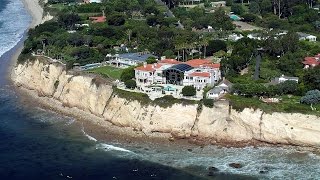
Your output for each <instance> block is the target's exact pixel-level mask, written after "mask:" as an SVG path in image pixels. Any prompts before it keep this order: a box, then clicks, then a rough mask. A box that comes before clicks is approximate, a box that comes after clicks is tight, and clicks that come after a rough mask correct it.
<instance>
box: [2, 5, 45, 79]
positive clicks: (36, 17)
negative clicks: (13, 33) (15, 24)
mask: <svg viewBox="0 0 320 180" xmlns="http://www.w3.org/2000/svg"><path fill="white" fill-rule="evenodd" d="M22 2H23V4H24V6H25V7H26V9H27V10H28V12H29V14H30V15H31V17H32V22H31V23H30V25H29V28H28V29H27V30H26V33H27V32H28V30H29V29H30V28H34V27H36V26H37V25H39V24H41V23H43V22H44V21H43V8H42V7H41V6H40V4H39V0H22ZM24 36H25V37H24V38H22V39H21V42H19V43H18V44H17V45H16V46H15V47H14V48H13V49H12V50H14V51H15V52H13V53H12V57H11V59H10V63H9V64H10V65H9V67H8V68H7V69H8V75H7V76H8V77H7V78H9V79H10V78H12V77H11V76H12V73H11V71H12V68H14V66H15V65H16V63H17V60H18V57H19V55H20V53H21V51H22V49H23V42H22V41H25V39H26V35H24Z"/></svg>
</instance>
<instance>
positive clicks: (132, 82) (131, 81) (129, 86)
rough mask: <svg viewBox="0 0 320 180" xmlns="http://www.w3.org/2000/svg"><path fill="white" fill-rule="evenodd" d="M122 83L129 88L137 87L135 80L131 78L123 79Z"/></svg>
mask: <svg viewBox="0 0 320 180" xmlns="http://www.w3.org/2000/svg"><path fill="white" fill-rule="evenodd" d="M124 84H125V85H126V87H127V88H129V89H134V88H136V87H137V83H136V81H135V80H132V79H130V80H127V81H125V82H124Z"/></svg>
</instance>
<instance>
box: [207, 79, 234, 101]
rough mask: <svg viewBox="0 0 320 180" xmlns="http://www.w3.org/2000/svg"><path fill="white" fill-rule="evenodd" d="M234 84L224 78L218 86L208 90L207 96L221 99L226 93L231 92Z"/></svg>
mask: <svg viewBox="0 0 320 180" xmlns="http://www.w3.org/2000/svg"><path fill="white" fill-rule="evenodd" d="M232 85H233V84H232V83H231V82H230V81H228V80H227V79H224V80H223V81H221V82H220V83H219V84H218V85H217V86H216V87H214V88H213V89H211V90H210V91H208V92H207V98H208V99H219V98H220V97H221V96H223V95H224V94H226V93H229V92H231V88H232Z"/></svg>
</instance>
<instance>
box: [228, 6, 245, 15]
mask: <svg viewBox="0 0 320 180" xmlns="http://www.w3.org/2000/svg"><path fill="white" fill-rule="evenodd" d="M231 11H232V12H234V13H235V14H239V15H242V14H243V13H244V9H243V7H242V5H239V4H233V5H232V6H231Z"/></svg>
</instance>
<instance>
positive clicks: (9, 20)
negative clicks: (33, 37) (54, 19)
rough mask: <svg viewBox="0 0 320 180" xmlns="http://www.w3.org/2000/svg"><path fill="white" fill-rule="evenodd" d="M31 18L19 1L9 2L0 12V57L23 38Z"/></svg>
mask: <svg viewBox="0 0 320 180" xmlns="http://www.w3.org/2000/svg"><path fill="white" fill-rule="evenodd" d="M30 22H31V17H30V15H29V14H28V13H27V11H26V10H25V8H24V5H23V3H22V2H21V1H20V0H10V2H9V3H8V4H7V5H6V6H5V9H3V10H2V11H0V24H1V26H0V57H1V56H2V55H3V54H4V53H6V52H7V51H9V50H10V49H12V48H13V47H14V46H16V45H17V44H18V42H19V41H20V40H21V39H22V38H23V35H24V33H25V31H26V30H27V28H28V26H29V24H30Z"/></svg>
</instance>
